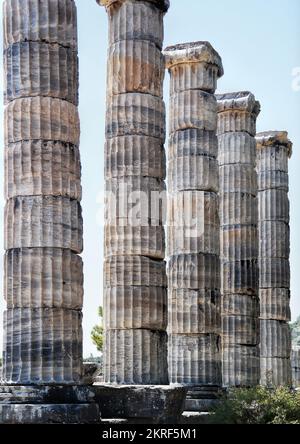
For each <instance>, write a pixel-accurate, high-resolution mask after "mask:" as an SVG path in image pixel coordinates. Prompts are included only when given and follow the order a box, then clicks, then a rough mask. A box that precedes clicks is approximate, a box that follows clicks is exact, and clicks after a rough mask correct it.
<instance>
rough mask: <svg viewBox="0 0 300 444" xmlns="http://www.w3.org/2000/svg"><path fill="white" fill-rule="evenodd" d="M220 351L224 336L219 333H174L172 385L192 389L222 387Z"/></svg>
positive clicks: (170, 352) (171, 364)
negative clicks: (192, 387) (182, 385)
mask: <svg viewBox="0 0 300 444" xmlns="http://www.w3.org/2000/svg"><path fill="white" fill-rule="evenodd" d="M220 350H221V349H220V337H219V335H217V334H207V335H203V334H202V335H199V334H194V335H193V334H184V335H183V334H171V335H170V336H169V375H170V382H171V383H177V384H184V385H190V386H193V385H195V386H197V385H202V386H211V385H216V386H219V385H220V380H221V362H220ZM187 363H188V365H187ZM199 381H200V382H199Z"/></svg>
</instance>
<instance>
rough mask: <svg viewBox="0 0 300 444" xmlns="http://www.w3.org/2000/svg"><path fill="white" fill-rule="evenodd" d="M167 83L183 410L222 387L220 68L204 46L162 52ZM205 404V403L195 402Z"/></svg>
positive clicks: (174, 322) (172, 319) (176, 353)
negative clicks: (184, 395)
mask: <svg viewBox="0 0 300 444" xmlns="http://www.w3.org/2000/svg"><path fill="white" fill-rule="evenodd" d="M164 55H165V58H166V66H167V68H168V69H169V72H170V76H171V88H170V138H169V156H168V193H169V194H168V289H169V290H168V294H169V374H170V380H171V382H172V383H181V384H184V385H187V386H190V388H191V390H190V392H189V394H188V398H187V404H186V409H188V410H198V409H202V408H203V404H204V403H205V400H204V399H205V398H210V397H211V396H213V395H212V393H213V392H214V391H215V390H217V389H218V387H220V386H221V355H220V327H221V322H220V269H219V250H220V246H219V217H218V195H217V193H218V163H217V152H218V146H217V137H216V129H217V102H216V99H215V96H214V92H215V90H216V86H217V79H218V78H219V77H221V76H222V75H223V67H222V61H221V58H220V56H219V55H218V53H217V52H216V51H215V50H214V49H213V48H212V46H211V45H210V44H209V43H208V42H196V43H186V44H181V45H176V46H173V47H169V48H167V49H166V50H165V51H164ZM201 398H204V399H201Z"/></svg>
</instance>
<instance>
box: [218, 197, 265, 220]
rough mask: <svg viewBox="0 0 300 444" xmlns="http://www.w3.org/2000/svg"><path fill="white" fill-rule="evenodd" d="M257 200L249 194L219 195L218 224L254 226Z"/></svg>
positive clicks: (256, 214)
mask: <svg viewBox="0 0 300 444" xmlns="http://www.w3.org/2000/svg"><path fill="white" fill-rule="evenodd" d="M257 220H258V211H257V198H256V197H255V196H253V195H252V194H250V193H238V192H236V193H220V222H221V226H224V225H256V224H257Z"/></svg>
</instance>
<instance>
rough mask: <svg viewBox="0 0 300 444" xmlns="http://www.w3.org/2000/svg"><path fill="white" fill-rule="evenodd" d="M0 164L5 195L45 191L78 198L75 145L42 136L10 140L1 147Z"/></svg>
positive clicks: (77, 155) (79, 169)
mask: <svg viewBox="0 0 300 444" xmlns="http://www.w3.org/2000/svg"><path fill="white" fill-rule="evenodd" d="M4 167H5V178H4V182H5V197H6V198H7V199H10V198H12V197H14V196H37V195H49V196H66V197H67V196H68V197H70V198H72V199H76V200H78V201H80V200H81V194H82V191H81V165H80V153H79V149H78V147H77V146H76V145H72V144H69V143H62V142H55V141H53V142H51V141H43V140H31V141H28V140H24V141H21V142H18V143H14V144H10V145H8V146H7V147H6V148H5V151H4ZM41 172H42V174H41Z"/></svg>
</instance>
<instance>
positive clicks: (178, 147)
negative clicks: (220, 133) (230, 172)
mask: <svg viewBox="0 0 300 444" xmlns="http://www.w3.org/2000/svg"><path fill="white" fill-rule="evenodd" d="M197 156H208V157H212V158H215V159H216V158H217V156H218V138H217V136H216V133H215V131H206V130H201V129H197V128H189V129H185V130H182V131H176V132H175V133H173V134H170V137H169V146H168V159H169V160H170V161H171V160H172V159H177V158H178V157H192V158H196V157H197Z"/></svg>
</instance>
